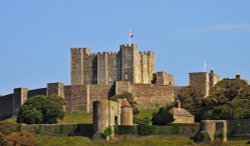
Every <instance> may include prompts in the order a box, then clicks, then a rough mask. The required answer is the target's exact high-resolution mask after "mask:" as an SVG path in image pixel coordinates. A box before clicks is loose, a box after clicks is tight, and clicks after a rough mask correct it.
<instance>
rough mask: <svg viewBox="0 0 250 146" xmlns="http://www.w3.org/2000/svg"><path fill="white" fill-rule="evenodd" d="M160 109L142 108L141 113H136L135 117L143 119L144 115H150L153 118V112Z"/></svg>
mask: <svg viewBox="0 0 250 146" xmlns="http://www.w3.org/2000/svg"><path fill="white" fill-rule="evenodd" d="M158 111H159V108H154V109H144V110H140V112H139V114H137V115H134V117H136V118H139V119H142V118H144V117H149V118H150V119H151V118H152V113H154V112H158Z"/></svg>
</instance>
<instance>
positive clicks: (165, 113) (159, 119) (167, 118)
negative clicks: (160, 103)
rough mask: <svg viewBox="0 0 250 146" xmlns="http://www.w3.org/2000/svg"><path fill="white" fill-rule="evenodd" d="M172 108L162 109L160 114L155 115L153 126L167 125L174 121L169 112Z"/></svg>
mask: <svg viewBox="0 0 250 146" xmlns="http://www.w3.org/2000/svg"><path fill="white" fill-rule="evenodd" d="M170 108H171V106H166V107H161V108H160V110H159V112H157V113H153V118H152V120H151V121H152V124H153V125H166V124H169V123H172V122H173V121H174V119H173V115H172V114H171V113H170V112H169V110H170Z"/></svg>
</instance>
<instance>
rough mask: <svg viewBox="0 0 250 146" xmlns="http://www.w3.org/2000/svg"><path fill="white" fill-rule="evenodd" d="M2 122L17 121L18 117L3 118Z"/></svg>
mask: <svg viewBox="0 0 250 146" xmlns="http://www.w3.org/2000/svg"><path fill="white" fill-rule="evenodd" d="M2 122H8V123H16V118H9V119H5V120H2Z"/></svg>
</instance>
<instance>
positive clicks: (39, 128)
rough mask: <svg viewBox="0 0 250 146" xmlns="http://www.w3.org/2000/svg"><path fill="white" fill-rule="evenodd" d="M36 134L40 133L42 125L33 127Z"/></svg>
mask: <svg viewBox="0 0 250 146" xmlns="http://www.w3.org/2000/svg"><path fill="white" fill-rule="evenodd" d="M35 130H36V134H41V133H42V125H38V126H36V127H35Z"/></svg>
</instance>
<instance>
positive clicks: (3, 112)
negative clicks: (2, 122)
mask: <svg viewBox="0 0 250 146" xmlns="http://www.w3.org/2000/svg"><path fill="white" fill-rule="evenodd" d="M12 114H13V94H9V95H5V96H1V97H0V119H2V118H7V117H11V116H12Z"/></svg>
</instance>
